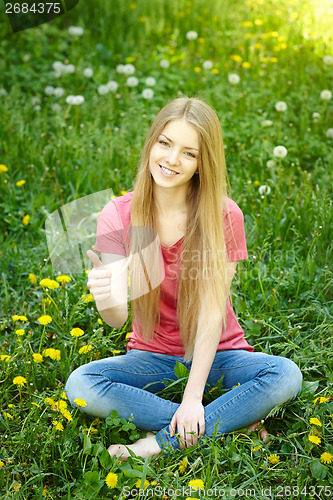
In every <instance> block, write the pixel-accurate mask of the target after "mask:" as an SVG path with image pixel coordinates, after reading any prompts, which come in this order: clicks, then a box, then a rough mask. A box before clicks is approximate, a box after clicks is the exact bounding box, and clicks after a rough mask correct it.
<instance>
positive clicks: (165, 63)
mask: <svg viewBox="0 0 333 500" xmlns="http://www.w3.org/2000/svg"><path fill="white" fill-rule="evenodd" d="M160 66H161V68H164V69H166V68H169V67H170V62H169V61H168V60H167V59H161V61H160Z"/></svg>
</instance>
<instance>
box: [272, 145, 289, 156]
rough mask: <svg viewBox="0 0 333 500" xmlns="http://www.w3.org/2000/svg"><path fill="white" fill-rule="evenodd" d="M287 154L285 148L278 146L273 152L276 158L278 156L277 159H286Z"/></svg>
mask: <svg viewBox="0 0 333 500" xmlns="http://www.w3.org/2000/svg"><path fill="white" fill-rule="evenodd" d="M287 153H288V150H287V148H285V147H284V146H276V147H275V148H274V150H273V154H274V156H276V158H284V157H285V156H287Z"/></svg>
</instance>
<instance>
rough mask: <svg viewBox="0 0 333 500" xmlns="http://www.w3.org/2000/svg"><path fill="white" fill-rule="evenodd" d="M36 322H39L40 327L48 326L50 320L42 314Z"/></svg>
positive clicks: (46, 315)
mask: <svg viewBox="0 0 333 500" xmlns="http://www.w3.org/2000/svg"><path fill="white" fill-rule="evenodd" d="M37 321H39V323H40V324H41V325H48V324H49V323H51V321H52V318H51V316H49V315H48V314H42V316H40V317H39V318H38V319H37Z"/></svg>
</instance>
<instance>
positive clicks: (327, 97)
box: [320, 89, 332, 101]
mask: <svg viewBox="0 0 333 500" xmlns="http://www.w3.org/2000/svg"><path fill="white" fill-rule="evenodd" d="M320 97H321V99H324V101H330V100H331V99H332V92H331V91H330V90H327V89H325V90H322V91H321V92H320Z"/></svg>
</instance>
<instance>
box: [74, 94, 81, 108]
mask: <svg viewBox="0 0 333 500" xmlns="http://www.w3.org/2000/svg"><path fill="white" fill-rule="evenodd" d="M83 102H84V97H83V95H75V96H74V99H73V104H74V106H79V104H82V103H83Z"/></svg>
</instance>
